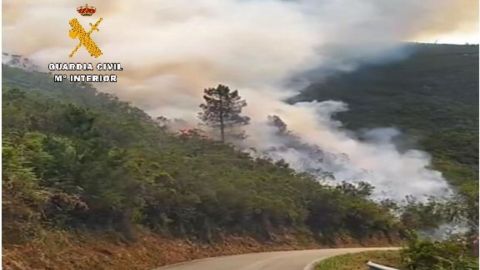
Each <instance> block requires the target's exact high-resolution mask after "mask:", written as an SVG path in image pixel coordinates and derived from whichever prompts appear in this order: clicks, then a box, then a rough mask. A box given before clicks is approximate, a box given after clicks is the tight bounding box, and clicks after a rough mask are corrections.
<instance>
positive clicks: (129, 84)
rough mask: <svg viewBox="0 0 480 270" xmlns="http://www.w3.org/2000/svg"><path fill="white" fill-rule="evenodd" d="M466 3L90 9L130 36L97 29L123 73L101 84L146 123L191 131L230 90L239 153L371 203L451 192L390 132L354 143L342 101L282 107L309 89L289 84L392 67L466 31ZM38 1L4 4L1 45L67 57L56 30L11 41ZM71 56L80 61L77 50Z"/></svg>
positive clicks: (24, 28)
mask: <svg viewBox="0 0 480 270" xmlns="http://www.w3.org/2000/svg"><path fill="white" fill-rule="evenodd" d="M184 4H185V5H184ZM471 4H472V3H470V0H464V1H453V0H442V1H422V2H421V3H420V2H418V1H407V2H405V1H398V2H396V3H395V4H390V3H389V4H385V3H384V2H383V1H379V0H370V1H367V2H365V3H361V4H360V3H358V4H354V3H352V2H351V1H346V0H344V1H333V2H328V1H326V2H321V3H319V2H317V1H305V0H302V1H274V0H271V1H237V0H229V1H222V2H216V1H195V3H190V2H188V4H186V3H183V2H178V1H171V2H169V1H167V2H164V3H162V4H161V5H152V4H151V2H150V1H137V2H135V3H131V2H127V1H117V2H115V3H111V2H109V4H102V5H100V6H99V8H98V9H99V11H100V12H103V13H102V14H104V15H105V17H106V19H105V22H104V27H105V28H106V29H120V28H122V25H125V24H128V26H129V29H135V31H123V32H122V35H121V36H118V35H114V33H115V31H108V30H106V31H104V32H102V34H101V35H98V42H100V43H102V44H104V45H103V47H104V48H105V49H104V51H105V52H106V53H105V57H104V59H103V61H109V60H111V61H120V62H122V64H123V66H124V67H125V72H123V73H122V74H121V77H122V78H121V80H120V85H118V86H116V85H115V86H111V85H110V86H105V85H99V86H98V87H100V89H101V90H103V91H106V92H110V93H113V94H114V95H117V96H119V97H120V98H121V99H122V100H125V101H129V102H132V103H133V104H134V105H137V106H140V107H141V108H143V109H145V110H146V111H147V112H149V113H150V115H152V116H154V117H157V116H165V117H167V118H180V119H183V120H184V121H186V122H187V123H189V125H190V126H196V125H197V121H198V119H196V113H197V110H198V104H199V103H200V101H201V95H202V90H203V89H204V88H207V87H211V86H215V85H217V84H218V83H224V84H227V85H229V86H230V87H232V88H234V89H239V90H240V93H241V95H242V96H243V97H244V98H246V100H247V102H248V107H247V108H246V110H245V113H246V114H247V115H248V116H250V117H251V119H252V120H253V121H252V123H251V125H250V126H249V127H247V135H248V138H247V140H246V141H245V143H246V144H247V147H254V148H256V149H258V151H260V152H262V153H267V152H268V153H269V155H270V156H271V157H272V158H274V159H279V158H281V159H284V160H285V161H287V162H288V163H290V164H291V166H292V167H293V168H296V169H298V170H300V171H308V172H313V171H322V172H325V173H331V174H332V175H333V176H334V177H335V179H337V180H338V181H351V182H356V181H367V182H370V183H371V184H373V185H374V186H375V187H376V191H375V195H376V196H377V197H381V198H385V197H391V198H395V199H396V200H400V199H402V198H403V197H404V196H406V195H409V194H411V195H414V196H416V197H419V198H420V197H425V196H431V195H436V196H442V195H446V194H448V193H449V192H450V190H449V188H448V185H447V183H446V181H445V180H444V178H443V177H442V175H441V174H440V173H439V172H437V171H435V170H432V169H429V166H430V163H431V162H430V157H429V156H428V154H427V153H424V152H421V151H417V150H413V149H412V150H408V151H398V150H397V149H396V147H395V146H394V144H393V143H392V142H391V139H392V138H393V137H394V136H395V133H396V132H397V131H395V130H393V129H375V130H372V131H370V132H368V133H367V134H370V135H371V136H370V139H369V140H368V141H359V140H358V139H356V138H355V136H352V134H350V133H349V132H347V131H345V130H343V129H342V127H341V123H339V122H337V121H333V120H332V119H331V116H332V115H334V114H335V113H337V112H340V111H343V110H345V109H346V108H347V106H348V104H344V103H342V102H341V100H340V101H338V102H337V101H327V102H311V103H297V104H287V103H285V102H284V100H285V99H287V98H290V97H292V96H294V95H295V94H296V93H297V92H298V90H300V89H301V87H302V86H303V85H308V81H304V80H295V79H297V78H300V77H302V75H301V74H303V73H304V72H307V71H309V70H317V72H316V78H315V79H320V78H322V77H327V76H328V75H331V74H335V73H336V72H339V71H349V70H354V69H356V68H357V67H359V66H361V65H363V64H366V63H372V62H377V63H378V62H382V61H389V60H393V59H401V58H402V57H406V56H408V54H409V49H408V48H407V49H406V48H405V45H404V44H403V43H401V42H402V41H404V40H408V39H415V38H419V37H427V36H432V35H435V34H437V33H444V32H449V31H455V30H458V29H467V30H468V29H475V27H476V26H475V25H474V24H472V23H471V19H472V18H474V17H475V16H476V14H475V12H474V11H472V9H471V8H468V6H469V5H471ZM36 5H37V4H30V5H26V4H25V3H24V2H22V1H15V2H9V1H6V3H5V4H4V8H5V9H6V10H7V11H8V10H13V9H15V10H16V12H15V13H13V12H12V13H9V14H8V15H9V16H7V18H6V21H5V22H6V25H5V26H4V35H5V36H6V38H7V40H8V42H7V43H4V48H5V50H6V51H9V52H13V53H20V54H22V55H26V56H28V57H29V58H31V59H33V60H34V61H35V62H36V63H38V64H39V65H40V66H41V67H45V66H46V64H47V63H48V62H50V61H52V59H53V58H55V59H56V61H61V60H66V56H67V54H64V53H63V51H64V50H63V49H61V48H65V51H67V49H66V48H68V47H69V44H68V40H67V39H65V38H64V37H63V33H61V34H60V35H57V34H56V32H49V33H45V35H42V38H44V40H49V42H50V43H46V44H45V42H42V43H39V42H35V40H30V42H26V43H25V42H24V41H25V39H22V38H21V35H22V34H20V35H19V34H18V33H23V34H28V33H29V32H30V31H32V30H33V29H35V27H36V23H35V24H34V21H35V20H34V17H32V16H29V15H28V14H30V12H29V11H31V10H35V9H36ZM41 5H45V4H44V3H42V4H41ZM67 8H69V6H68V5H58V3H56V2H55V5H54V6H53V7H52V13H53V10H56V11H58V12H55V13H53V14H54V16H55V17H54V18H53V20H58V21H59V22H58V23H61V20H64V19H65V16H66V15H65V14H68V12H66V11H65V12H60V11H62V10H65V9H67ZM447 11H448V12H447ZM452 11H455V12H452ZM125 12H128V19H126V17H125V16H124V15H125ZM453 14H455V15H453ZM445 16H451V20H449V23H448V24H443V23H441V22H442V20H443V19H444V18H445ZM20 21H21V22H22V24H21V25H19V24H18V22H20ZM452 22H453V23H452ZM14 35H15V36H14ZM353 36H354V37H355V38H354V39H352V37H353ZM119 38H121V39H122V40H130V42H127V43H125V42H122V41H119ZM20 41H21V42H20ZM53 42H54V43H53ZM39 44H43V45H42V46H39ZM53 44H55V45H53ZM151 44H157V45H156V46H154V47H151ZM133 48H134V50H133ZM79 57H80V59H79V60H84V59H87V58H86V57H87V56H86V55H85V54H83V55H82V54H81V55H79ZM302 78H303V77H302ZM292 79H293V80H292ZM292 81H296V83H293V84H292ZM269 115H278V116H279V117H280V118H281V119H282V120H283V121H284V122H285V123H286V124H287V125H288V128H289V130H291V131H292V133H294V134H295V136H297V139H298V140H301V141H302V143H304V144H309V145H312V147H314V148H318V150H320V151H321V152H322V154H321V155H320V156H315V157H314V156H312V154H311V153H309V152H308V151H307V152H305V151H302V150H301V149H296V148H294V147H286V146H285V145H284V144H285V143H287V144H288V142H287V141H288V140H287V139H286V138H284V137H283V138H282V137H279V136H278V135H277V134H276V133H275V131H274V130H272V128H271V127H270V126H269V124H268V121H267V117H268V116H269ZM378 128H382V127H381V126H379V127H378ZM272 149H281V150H279V151H272Z"/></svg>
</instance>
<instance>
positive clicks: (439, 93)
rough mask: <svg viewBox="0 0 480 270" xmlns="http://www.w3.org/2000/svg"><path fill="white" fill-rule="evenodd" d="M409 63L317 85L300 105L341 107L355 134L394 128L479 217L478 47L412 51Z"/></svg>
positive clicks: (377, 67)
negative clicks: (341, 103)
mask: <svg viewBox="0 0 480 270" xmlns="http://www.w3.org/2000/svg"><path fill="white" fill-rule="evenodd" d="M410 49H411V50H413V51H414V53H413V54H412V55H411V56H409V57H408V58H406V59H404V60H401V61H397V62H393V63H387V64H376V65H374V64H371V65H367V66H364V67H362V68H360V69H359V70H356V71H353V72H350V73H341V74H337V75H335V76H332V77H330V78H328V79H326V80H325V81H323V82H319V83H313V84H312V85H310V86H309V87H308V88H307V89H305V90H304V91H303V92H302V94H300V95H299V96H298V97H296V98H295V101H305V100H328V99H333V100H341V101H344V102H346V103H347V104H348V105H349V108H350V110H349V111H347V112H342V113H339V114H338V115H337V118H338V119H339V120H341V121H342V123H343V124H345V126H346V127H347V128H349V129H353V130H357V131H361V130H362V129H364V128H375V127H396V128H399V129H400V130H402V131H404V132H405V133H406V134H407V136H406V137H408V138H415V139H414V141H412V140H411V139H409V140H403V141H402V140H399V144H400V145H401V146H408V147H412V146H413V147H416V148H420V149H424V150H426V151H427V152H428V153H430V154H431V155H432V156H433V166H434V167H435V168H436V169H438V170H440V171H441V172H442V173H443V174H444V175H445V177H446V178H447V179H448V180H449V181H450V182H451V183H452V184H453V185H455V186H456V187H458V189H459V190H460V192H461V193H462V194H464V195H466V197H467V198H468V199H469V201H468V203H469V204H470V205H471V207H472V208H473V209H478V87H479V85H478V45H426V44H425V45H420V44H415V45H410Z"/></svg>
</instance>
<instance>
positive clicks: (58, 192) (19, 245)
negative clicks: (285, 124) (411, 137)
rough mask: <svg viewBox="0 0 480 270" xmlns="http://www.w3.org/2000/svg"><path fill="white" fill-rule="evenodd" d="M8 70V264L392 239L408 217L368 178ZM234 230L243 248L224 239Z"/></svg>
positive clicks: (65, 265) (54, 264)
mask: <svg viewBox="0 0 480 270" xmlns="http://www.w3.org/2000/svg"><path fill="white" fill-rule="evenodd" d="M2 75H3V81H4V85H3V88H2V95H3V104H2V105H3V160H4V163H3V182H2V185H3V202H2V203H3V236H4V237H3V247H4V254H5V255H4V258H5V259H4V260H3V264H4V267H5V269H22V267H20V266H23V267H26V268H33V267H39V265H40V267H45V268H46V267H49V268H50V269H78V268H79V267H83V268H85V269H91V268H89V267H96V266H95V265H96V264H95V263H99V261H101V262H102V263H103V264H105V265H119V263H121V264H122V265H123V266H122V267H124V268H125V269H133V268H132V267H133V265H135V260H141V261H142V263H141V264H137V266H135V268H137V269H138V268H140V266H141V267H153V266H154V265H158V264H164V263H168V262H173V261H178V260H182V259H188V258H190V259H191V258H195V257H199V256H208V255H215V254H216V255H218V254H228V253H235V252H242V251H247V250H250V251H251V250H262V249H278V248H280V247H283V248H286V247H287V246H288V247H289V248H292V247H294V246H297V247H298V246H300V244H298V243H303V246H306V245H312V244H315V243H317V244H323V245H335V244H342V243H344V244H345V243H350V244H351V243H369V242H371V241H372V239H373V240H375V239H377V240H379V241H386V239H388V238H391V239H396V237H397V236H398V233H399V231H400V230H401V228H402V225H401V223H400V221H399V220H398V219H397V218H395V217H394V216H393V215H392V214H391V213H390V211H389V210H390V209H389V208H388V207H387V206H386V205H380V204H377V203H374V202H372V201H370V200H369V199H368V198H367V197H368V195H369V192H370V189H369V187H362V186H359V187H355V186H352V185H341V186H338V187H329V186H324V185H321V184H319V183H318V182H317V181H315V180H314V179H313V178H312V177H310V176H309V175H306V174H299V173H297V172H295V171H294V170H292V169H290V168H289V167H288V165H286V164H285V163H272V162H271V161H270V160H265V159H256V158H252V157H250V156H249V155H247V154H245V153H242V152H239V151H237V150H236V149H235V148H234V147H233V146H230V145H225V144H221V143H219V142H215V141H211V140H209V139H206V138H204V137H202V136H199V135H198V134H197V133H196V132H191V133H187V134H181V135H179V134H172V133H169V132H167V131H166V130H164V129H163V128H162V127H161V126H160V125H158V124H157V122H156V121H154V120H153V119H151V118H150V117H149V116H148V115H147V114H146V113H144V112H143V111H142V110H140V109H138V108H135V107H133V106H131V105H129V104H127V103H125V102H121V101H119V100H118V99H117V98H116V97H114V96H112V95H108V94H104V93H100V92H98V91H96V90H95V89H94V88H93V87H91V86H89V85H85V84H83V85H78V84H57V83H53V82H52V79H51V78H50V77H49V75H48V74H43V73H38V72H27V71H24V70H21V69H18V68H12V67H8V66H3V74H2ZM110 234H114V235H117V236H118V239H119V240H112V239H117V238H109V236H108V235H110ZM92 235H93V236H92ZM152 235H153V236H152ZM289 235H290V236H292V237H293V238H291V239H294V240H293V241H292V240H289V241H287V240H284V239H285V237H286V236H289ZM158 237H160V238H158ZM165 237H167V238H169V239H173V240H164V239H165ZM232 237H233V238H235V237H237V238H238V237H240V239H243V240H241V241H239V240H236V241H234V243H244V244H242V245H243V247H240V248H237V249H235V248H232V247H231V246H230V247H229V248H228V249H219V247H221V245H220V244H216V243H223V242H222V241H224V240H225V239H232ZM152 238H154V239H156V240H154V241H153V240H152V241H153V242H145V241H146V240H145V239H152ZM287 238H288V237H287ZM52 239H54V240H52ZM94 239H97V241H94ZM109 239H110V240H109ZM159 239H161V240H159ZM235 239H236V238H235ZM248 239H254V240H251V241H250V240H248ZM282 239H283V240H282ZM302 239H303V240H302ZM118 241H120V242H118ZM155 241H156V242H159V241H160V242H164V243H172V245H173V246H165V247H164V248H163V250H162V252H165V253H168V251H169V249H170V248H174V247H175V245H176V244H175V243H179V242H180V243H182V247H176V249H177V250H178V249H180V251H179V252H180V253H181V254H184V255H183V256H184V257H180V258H179V257H175V256H172V257H169V256H167V255H165V256H164V255H162V256H164V257H162V256H159V255H158V252H160V251H158V252H157V254H153V252H147V251H145V252H143V251H142V250H145V247H146V246H148V245H154V244H153V243H156V242H155ZM287 242H288V243H290V242H293V243H297V244H295V245H293V246H292V245H288V243H287ZM314 242H315V243H314ZM125 243H126V244H125ZM133 243H137V244H136V245H137V248H136V249H133V248H130V249H129V247H131V246H132V245H134V244H133ZM138 243H143V244H138ZM228 243H229V242H227V244H224V245H227V246H229V244H228ZM245 243H246V244H245ZM252 243H253V244H252ZM125 245H126V246H125ZM138 245H143V247H142V248H141V249H138V248H140V247H138ZM201 245H210V246H209V247H208V248H207V247H205V248H204V249H199V248H198V246H201ZM134 246H135V245H134ZM59 250H62V254H64V256H65V257H62V261H61V262H60V261H58V260H57V259H56V257H57V256H56V255H57V253H58V251H59ZM202 250H206V251H208V250H213V251H212V252H210V253H208V252H206V251H205V252H203V253H202ZM222 250H224V251H223V252H222ZM232 250H236V251H232ZM86 251H88V252H86ZM32 252H33V253H34V254H36V255H35V256H32V255H31V253H32ZM116 252H120V254H124V255H113V254H116ZM29 254H30V255H29ZM79 254H82V255H81V257H82V258H84V259H85V258H87V259H86V261H85V263H84V264H82V265H81V266H79V265H78V264H77V261H78V260H79V256H80V255H79ZM109 254H110V255H109ZM99 256H100V257H101V258H100V259H99ZM119 256H130V257H131V259H129V260H125V258H124V257H122V258H123V259H121V258H120V257H119ZM149 256H157V257H158V256H159V258H163V259H158V258H156V257H155V258H154V257H149ZM149 264H151V265H149ZM143 269H145V268H143Z"/></svg>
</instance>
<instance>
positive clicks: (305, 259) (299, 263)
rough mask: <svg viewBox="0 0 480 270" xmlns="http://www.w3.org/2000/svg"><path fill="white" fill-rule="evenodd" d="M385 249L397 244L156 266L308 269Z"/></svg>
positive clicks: (201, 269)
mask: <svg viewBox="0 0 480 270" xmlns="http://www.w3.org/2000/svg"><path fill="white" fill-rule="evenodd" d="M385 249H395V248H336V249H311V250H297V251H276V252H262V253H250V254H243V255H234V256H222V257H214V258H206V259H200V260H194V261H189V262H185V263H179V264H173V265H168V266H164V267H160V268H157V269H156V270H166V269H168V270H304V269H308V265H309V264H311V263H312V262H314V261H317V260H321V259H325V258H328V257H331V256H335V255H340V254H345V253H350V252H360V251H368V250H385Z"/></svg>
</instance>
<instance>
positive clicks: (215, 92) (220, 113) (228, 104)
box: [199, 84, 250, 142]
mask: <svg viewBox="0 0 480 270" xmlns="http://www.w3.org/2000/svg"><path fill="white" fill-rule="evenodd" d="M204 93H205V95H204V96H203V99H204V100H205V103H203V104H200V108H201V109H202V111H201V112H200V113H199V118H200V120H202V121H203V123H204V124H205V125H206V126H210V127H212V128H218V129H220V139H221V141H222V142H225V130H227V131H230V133H232V132H231V130H233V129H235V127H237V126H244V125H248V123H249V121H250V118H249V117H248V116H242V115H240V114H241V112H242V109H243V107H245V106H247V102H246V101H245V100H242V98H241V97H240V95H239V94H238V91H237V90H235V91H230V88H228V86H225V85H221V84H220V85H218V86H217V88H208V89H205V90H204ZM236 133H238V131H237V132H236ZM230 136H234V137H239V136H240V137H242V134H241V132H240V134H230Z"/></svg>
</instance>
